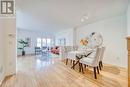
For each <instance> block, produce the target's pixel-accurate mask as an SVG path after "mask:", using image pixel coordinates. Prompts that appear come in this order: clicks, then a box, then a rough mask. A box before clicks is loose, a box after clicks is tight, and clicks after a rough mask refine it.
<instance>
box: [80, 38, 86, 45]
mask: <svg viewBox="0 0 130 87" xmlns="http://www.w3.org/2000/svg"><path fill="white" fill-rule="evenodd" d="M80 44H81V45H83V46H87V44H88V40H87V39H81V40H80Z"/></svg>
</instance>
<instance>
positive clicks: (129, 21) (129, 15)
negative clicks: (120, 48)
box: [127, 4, 130, 36]
mask: <svg viewBox="0 0 130 87" xmlns="http://www.w3.org/2000/svg"><path fill="white" fill-rule="evenodd" d="M127 36H130V4H129V6H128V10H127Z"/></svg>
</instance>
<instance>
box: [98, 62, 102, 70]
mask: <svg viewBox="0 0 130 87" xmlns="http://www.w3.org/2000/svg"><path fill="white" fill-rule="evenodd" d="M99 69H100V70H102V67H101V61H100V62H99Z"/></svg>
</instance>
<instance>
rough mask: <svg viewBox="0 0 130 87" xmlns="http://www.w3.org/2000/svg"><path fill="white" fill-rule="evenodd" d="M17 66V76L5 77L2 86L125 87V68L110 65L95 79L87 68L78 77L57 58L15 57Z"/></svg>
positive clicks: (76, 71)
mask: <svg viewBox="0 0 130 87" xmlns="http://www.w3.org/2000/svg"><path fill="white" fill-rule="evenodd" d="M17 64H18V66H17V68H18V70H17V74H16V75H13V76H10V77H8V78H6V80H5V81H4V83H3V85H2V87H128V86H127V85H128V82H127V73H126V72H127V71H126V69H123V68H120V67H115V66H111V65H105V66H104V68H103V70H102V71H100V74H99V75H98V79H97V80H95V79H94V77H93V72H92V71H91V68H89V69H88V68H87V69H86V70H85V74H82V73H79V72H78V69H75V70H73V69H71V68H70V67H71V65H67V66H66V65H65V63H64V62H63V61H61V60H60V59H59V58H42V57H36V56H26V57H18V63H17ZM69 64H70V63H69ZM77 67H78V66H77Z"/></svg>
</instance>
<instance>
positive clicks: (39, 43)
mask: <svg viewBox="0 0 130 87" xmlns="http://www.w3.org/2000/svg"><path fill="white" fill-rule="evenodd" d="M37 47H42V40H41V38H37Z"/></svg>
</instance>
